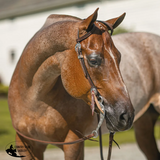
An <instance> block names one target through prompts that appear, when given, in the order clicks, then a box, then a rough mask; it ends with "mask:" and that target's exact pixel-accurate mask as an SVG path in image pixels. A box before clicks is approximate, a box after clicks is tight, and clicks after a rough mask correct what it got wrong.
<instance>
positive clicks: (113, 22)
mask: <svg viewBox="0 0 160 160" xmlns="http://www.w3.org/2000/svg"><path fill="white" fill-rule="evenodd" d="M125 15H126V13H123V14H122V15H121V16H119V17H117V18H113V19H109V20H108V21H106V22H107V23H109V24H110V25H111V26H112V27H113V29H114V28H116V27H117V26H119V25H120V23H121V22H122V21H123V19H124V17H125Z"/></svg>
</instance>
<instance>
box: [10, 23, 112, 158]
mask: <svg viewBox="0 0 160 160" xmlns="http://www.w3.org/2000/svg"><path fill="white" fill-rule="evenodd" d="M97 22H100V23H102V24H104V25H105V26H106V27H107V28H108V30H110V31H111V35H112V33H113V28H112V26H110V24H108V23H107V22H103V21H97ZM95 28H96V27H95V25H94V24H93V26H92V29H91V30H90V31H89V32H87V33H86V34H85V35H83V36H82V37H79V31H78V38H77V39H76V42H77V44H76V46H75V51H76V52H77V55H78V59H79V61H80V64H81V67H82V69H83V72H84V75H85V77H86V79H87V80H88V82H89V84H90V85H91V110H92V115H93V113H94V112H97V119H98V126H97V128H96V129H95V130H94V131H93V132H92V133H91V134H89V135H87V136H83V137H82V138H80V139H78V140H76V141H71V142H51V141H43V140H38V139H34V138H31V137H28V136H26V135H24V134H22V133H21V132H20V131H18V130H17V129H16V127H15V126H14V125H13V124H12V125H13V128H14V129H15V131H16V132H17V133H18V134H19V135H20V136H22V137H24V138H26V139H29V140H31V141H36V142H40V143H45V144H53V145H70V144H75V143H80V142H83V141H85V140H92V139H91V138H93V137H94V138H96V137H97V136H98V135H99V143H100V156H101V160H104V158H103V148H102V133H101V125H102V123H103V120H104V118H105V110H104V105H103V98H102V96H101V95H100V93H99V92H98V90H97V88H96V86H95V85H94V83H93V81H92V79H91V77H90V75H89V73H88V71H87V68H86V65H85V61H84V57H83V54H82V50H81V44H80V42H81V41H83V40H85V39H87V38H88V37H89V36H90V35H91V34H93V32H94V30H95ZM95 104H96V105H95ZM98 133H99V134H98ZM113 136H114V133H113V132H110V140H109V150H108V158H107V160H110V158H111V151H112V141H114V139H113ZM93 141H94V140H93Z"/></svg>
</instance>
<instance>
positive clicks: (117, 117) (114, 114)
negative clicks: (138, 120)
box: [104, 103, 134, 132]
mask: <svg viewBox="0 0 160 160" xmlns="http://www.w3.org/2000/svg"><path fill="white" fill-rule="evenodd" d="M104 106H105V119H106V125H107V128H108V130H109V131H110V132H121V131H125V130H128V129H130V128H131V126H132V124H133V120H134V109H133V107H132V104H129V105H124V104H119V105H116V106H112V105H109V104H107V103H105V105H104Z"/></svg>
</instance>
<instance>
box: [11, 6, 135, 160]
mask: <svg viewBox="0 0 160 160" xmlns="http://www.w3.org/2000/svg"><path fill="white" fill-rule="evenodd" d="M97 12H98V9H97V10H96V11H95V12H94V13H93V14H92V15H90V16H89V17H88V18H86V19H84V20H81V19H79V18H76V17H72V16H64V15H51V16H49V17H48V19H47V20H46V23H45V24H44V26H43V27H42V28H41V29H40V30H39V31H38V32H37V33H36V34H35V35H34V36H33V38H32V39H31V40H30V41H29V43H28V44H27V46H26V47H25V49H24V51H23V53H22V55H21V57H20V59H19V61H18V64H17V66H16V69H15V71H14V74H13V77H12V80H11V83H10V87H9V94H8V103H9V109H10V114H11V118H12V123H13V126H14V128H15V129H16V131H17V135H16V143H17V146H18V145H22V146H25V145H27V146H30V148H28V151H27V152H25V153H23V156H24V155H26V157H23V158H22V159H43V152H44V151H45V149H46V147H47V144H44V143H40V142H37V141H32V140H30V139H28V138H25V137H24V136H21V135H20V134H19V133H22V134H23V135H25V136H27V137H31V138H34V139H38V140H44V141H51V142H70V141H74V140H77V139H79V138H80V137H82V135H87V134H89V133H91V132H92V131H93V130H94V129H95V128H96V126H97V124H95V118H96V116H95V115H93V116H92V111H91V109H90V107H89V106H90V105H91V102H92V100H91V99H92V98H91V85H90V83H89V81H88V79H87V78H86V77H85V75H84V72H83V68H82V66H81V65H80V61H79V59H78V58H79V57H77V53H76V51H75V46H76V39H77V38H78V37H79V38H81V37H84V35H86V34H87V35H89V36H88V37H85V38H84V39H83V40H82V41H80V42H79V43H80V45H81V52H82V55H81V57H80V58H83V60H84V64H85V66H86V69H87V72H88V74H89V76H90V79H91V80H92V83H93V85H94V86H95V88H96V89H97V92H98V94H99V95H101V97H102V98H103V106H104V113H105V118H106V125H107V128H108V130H109V131H110V132H118V131H124V130H127V129H129V128H130V127H131V125H132V122H133V119H134V108H133V106H132V104H131V101H130V97H129V94H128V92H127V89H126V86H125V84H124V81H123V79H122V76H121V73H120V70H119V63H120V60H121V54H120V52H119V51H118V50H117V49H116V47H115V45H114V43H113V41H112V39H111V35H110V33H109V29H114V28H116V27H117V26H118V25H119V24H120V23H121V22H122V20H123V18H124V16H125V14H123V15H121V16H120V17H117V18H113V19H110V20H108V21H106V22H103V23H102V22H100V21H96V19H97ZM105 24H107V25H105ZM89 32H90V33H91V34H88V33H89ZM58 147H60V148H61V149H62V150H63V151H64V156H65V159H66V160H82V159H83V158H84V143H83V142H82V143H77V144H72V145H58ZM20 154H21V153H20Z"/></svg>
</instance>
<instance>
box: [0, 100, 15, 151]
mask: <svg viewBox="0 0 160 160" xmlns="http://www.w3.org/2000/svg"><path fill="white" fill-rule="evenodd" d="M12 141H15V131H14V129H13V127H12V123H11V118H10V113H9V109H8V104H7V100H6V99H0V150H3V149H5V147H6V145H7V144H8V143H10V142H12Z"/></svg>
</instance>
